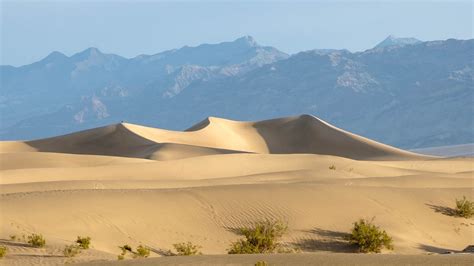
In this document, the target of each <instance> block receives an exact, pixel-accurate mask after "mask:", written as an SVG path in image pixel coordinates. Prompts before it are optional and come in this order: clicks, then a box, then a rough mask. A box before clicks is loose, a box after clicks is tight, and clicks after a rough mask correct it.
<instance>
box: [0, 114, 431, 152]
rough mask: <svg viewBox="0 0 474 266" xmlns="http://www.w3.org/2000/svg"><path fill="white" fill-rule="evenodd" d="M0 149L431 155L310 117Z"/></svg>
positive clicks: (123, 132) (102, 131) (114, 133)
mask: <svg viewBox="0 0 474 266" xmlns="http://www.w3.org/2000/svg"><path fill="white" fill-rule="evenodd" d="M0 150H2V151H3V152H21V151H41V152H59V153H74V154H93V155H110V156H124V157H135V158H154V159H161V158H164V159H175V158H186V157H193V156H198V155H199V154H202V155H210V154H223V153H236V152H250V153H260V154H264V153H269V154H294V153H307V154H321V155H335V156H340V157H346V158H352V159H371V160H375V159H382V158H384V159H393V160H403V159H410V158H429V157H428V156H422V155H418V154H415V153H411V152H407V151H403V150H400V149H396V148H394V147H390V146H387V145H384V144H381V143H378V142H375V141H372V140H369V139H366V138H363V137H360V136H357V135H355V134H352V133H349V132H346V131H344V130H341V129H339V128H336V127H334V126H332V125H329V124H328V123H326V122H324V121H322V120H320V119H318V118H316V117H313V116H309V115H302V116H298V117H288V118H280V119H273V120H266V121H260V122H237V121H232V120H226V119H220V118H214V117H210V118H207V119H205V120H204V121H202V122H200V123H198V124H197V125H195V126H193V127H191V128H190V129H188V130H186V131H184V132H177V131H168V130H162V129H156V128H150V127H143V126H139V125H133V124H127V123H123V124H116V125H111V126H106V127H101V128H95V129H91V130H86V131H81V132H78V133H73V134H69V135H64V136H60V137H54V138H49V139H42V140H35V141H27V142H18V143H14V142H8V143H4V144H2V145H1V146H0ZM161 153H164V154H161Z"/></svg>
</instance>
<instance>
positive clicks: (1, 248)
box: [0, 246, 7, 258]
mask: <svg viewBox="0 0 474 266" xmlns="http://www.w3.org/2000/svg"><path fill="white" fill-rule="evenodd" d="M5 255H7V247H5V246H0V258H3V257H5Z"/></svg>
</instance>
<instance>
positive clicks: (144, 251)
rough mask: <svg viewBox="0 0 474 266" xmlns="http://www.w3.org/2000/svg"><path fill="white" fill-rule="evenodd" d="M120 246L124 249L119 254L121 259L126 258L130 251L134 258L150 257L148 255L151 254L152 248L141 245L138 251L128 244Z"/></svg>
mask: <svg viewBox="0 0 474 266" xmlns="http://www.w3.org/2000/svg"><path fill="white" fill-rule="evenodd" d="M119 248H120V250H121V251H122V253H120V254H119V255H118V256H117V258H118V259H119V260H123V259H125V256H126V255H127V254H128V253H130V254H131V255H132V257H133V258H148V256H150V249H149V248H148V247H146V246H143V245H139V246H138V247H137V249H136V251H133V248H132V247H131V246H130V245H128V244H126V245H123V246H120V247H119Z"/></svg>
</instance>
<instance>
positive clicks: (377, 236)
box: [349, 219, 393, 253]
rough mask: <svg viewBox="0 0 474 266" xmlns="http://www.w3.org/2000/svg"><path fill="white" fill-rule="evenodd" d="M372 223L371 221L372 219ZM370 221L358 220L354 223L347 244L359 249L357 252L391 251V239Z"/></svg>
mask: <svg viewBox="0 0 474 266" xmlns="http://www.w3.org/2000/svg"><path fill="white" fill-rule="evenodd" d="M372 221H373V219H372ZM372 221H368V220H365V219H360V220H359V221H357V222H355V223H354V227H353V229H352V232H351V235H350V236H349V242H350V243H351V244H356V245H357V246H358V247H359V252H363V253H369V252H375V253H380V251H381V250H382V248H384V247H385V248H387V249H393V244H392V238H391V237H390V236H388V234H387V232H385V230H381V229H380V228H379V227H378V226H376V225H374V224H372Z"/></svg>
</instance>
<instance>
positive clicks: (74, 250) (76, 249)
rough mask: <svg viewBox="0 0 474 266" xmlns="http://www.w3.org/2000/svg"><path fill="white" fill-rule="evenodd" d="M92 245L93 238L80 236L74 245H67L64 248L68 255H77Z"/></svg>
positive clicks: (65, 253)
mask: <svg viewBox="0 0 474 266" xmlns="http://www.w3.org/2000/svg"><path fill="white" fill-rule="evenodd" d="M90 245H91V238H90V237H88V236H86V237H81V236H78V237H77V239H76V242H75V243H74V244H72V245H66V246H65V247H64V249H63V254H64V256H66V257H69V258H71V257H75V256H77V255H79V254H80V253H81V251H82V250H84V249H89V247H90Z"/></svg>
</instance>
